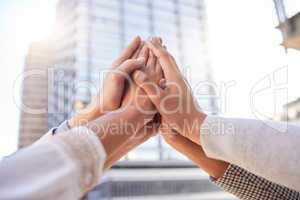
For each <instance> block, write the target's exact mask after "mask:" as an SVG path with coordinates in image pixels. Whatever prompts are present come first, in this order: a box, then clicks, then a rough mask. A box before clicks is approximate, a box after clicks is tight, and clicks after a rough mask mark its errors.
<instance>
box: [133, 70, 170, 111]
mask: <svg viewBox="0 0 300 200" xmlns="http://www.w3.org/2000/svg"><path fill="white" fill-rule="evenodd" d="M133 80H134V82H135V83H136V84H137V85H138V86H139V87H141V88H142V89H143V90H144V91H145V92H146V94H147V95H148V97H149V98H150V100H151V102H152V103H153V104H154V105H155V107H156V109H157V110H158V111H160V99H162V97H163V94H164V91H163V90H162V89H161V88H160V87H159V86H158V85H157V84H156V83H154V82H153V81H151V80H149V79H148V77H147V75H146V74H145V73H144V72H142V71H140V70H137V71H135V72H134V74H133Z"/></svg>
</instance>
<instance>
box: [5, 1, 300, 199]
mask: <svg viewBox="0 0 300 200" xmlns="http://www.w3.org/2000/svg"><path fill="white" fill-rule="evenodd" d="M299 12H300V2H299V1H298V0H284V1H282V0H266V1H259V0H251V1H246V0H242V1H241V0H226V1H220V0H209V1H208V0H206V1H205V0H47V1H46V0H11V1H1V2H0V24H1V27H0V53H1V55H2V58H1V60H0V65H1V66H2V68H3V69H4V70H3V71H2V77H1V82H0V83H1V84H0V88H1V91H2V98H1V99H0V108H1V110H2V113H3V115H1V117H0V119H1V121H2V123H0V124H1V125H0V130H1V131H2V133H1V134H0V159H1V157H3V156H7V155H9V154H11V153H13V152H14V151H16V150H17V149H18V148H22V147H26V146H28V145H30V144H32V143H33V142H34V141H36V140H37V139H38V138H40V137H41V136H42V135H43V134H44V133H46V132H47V130H48V129H49V128H51V127H54V126H57V125H59V124H60V123H61V122H63V121H64V120H66V119H68V118H69V117H70V116H71V115H73V114H74V113H76V112H77V111H78V110H80V109H82V108H84V107H85V106H86V105H87V104H88V103H89V102H90V100H91V97H92V96H93V95H95V93H96V92H97V89H99V87H100V82H101V80H102V76H101V75H100V74H101V72H102V71H103V70H105V69H107V68H108V67H109V66H110V64H111V62H112V61H113V59H114V58H116V56H117V55H118V54H119V53H120V51H121V50H122V49H123V48H124V47H125V46H126V44H128V42H129V41H130V40H131V39H132V38H133V37H134V36H136V35H139V36H141V37H142V38H143V39H147V38H148V37H149V36H152V35H157V36H160V37H162V39H163V41H164V43H165V44H166V46H167V47H168V50H169V51H170V52H171V53H172V54H173V55H174V57H175V58H176V60H177V62H178V64H179V66H180V68H181V70H182V71H183V72H184V74H185V75H186V77H187V79H188V80H189V83H190V85H191V87H192V88H197V90H196V91H194V92H195V93H196V96H197V99H198V101H199V104H200V105H201V107H202V108H203V109H204V110H205V112H207V113H209V114H219V115H224V116H229V117H247V118H258V119H263V120H264V119H273V120H289V121H291V122H295V123H297V122H298V121H299V120H300V99H298V97H300V92H299V90H298V87H297V86H298V84H299V83H300V82H299V72H300V70H299V67H298V65H299V64H298V63H300V53H299V51H298V50H299V49H300V14H299ZM24 72H27V74H26V76H24ZM31 73H34V74H39V75H40V76H35V75H33V76H31V75H30V74H31ZM28 74H29V75H28ZM204 82H208V83H210V84H206V85H205V86H202V87H200V88H199V87H198V84H199V83H204ZM202 85H203V84H202ZM90 88H92V89H90ZM22 106H23V108H24V107H26V108H28V109H25V110H24V109H23V110H21V109H20V107H22ZM30 110H31V111H34V112H31V111H30ZM98 197H102V198H106V199H122V198H125V199H126V198H127V199H128V198H130V199H142V198H143V199H145V198H149V199H157V198H158V197H159V198H166V199H171V198H172V199H233V197H231V196H230V195H227V194H224V193H222V192H221V191H219V190H218V189H217V188H216V187H214V186H213V185H212V184H211V183H210V182H209V180H208V177H207V175H206V174H205V173H204V172H202V171H201V170H200V169H197V168H195V166H194V165H193V164H192V163H191V162H189V161H188V160H187V159H186V158H185V157H184V156H182V155H180V154H178V153H176V152H175V151H174V150H172V149H171V148H170V147H169V146H168V145H167V144H166V143H164V141H163V140H161V138H160V137H159V136H157V137H155V138H152V139H150V140H149V141H147V142H146V143H145V144H143V145H142V146H140V147H139V148H137V149H135V150H134V151H132V152H130V153H129V154H128V155H126V156H125V157H124V158H123V159H122V161H121V162H119V163H117V164H116V165H115V166H114V167H113V169H112V170H110V171H108V172H107V173H106V175H105V177H104V178H103V180H102V183H101V184H100V185H99V186H97V187H96V188H95V189H94V190H93V191H92V192H91V193H89V194H88V195H87V197H86V198H87V199H99V198H98Z"/></svg>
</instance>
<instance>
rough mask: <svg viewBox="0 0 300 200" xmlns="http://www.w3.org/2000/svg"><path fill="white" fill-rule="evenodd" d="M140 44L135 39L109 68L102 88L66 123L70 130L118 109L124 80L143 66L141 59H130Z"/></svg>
mask: <svg viewBox="0 0 300 200" xmlns="http://www.w3.org/2000/svg"><path fill="white" fill-rule="evenodd" d="M140 44H141V39H140V37H136V38H135V39H134V40H133V41H132V42H131V43H130V44H129V45H128V46H127V48H126V49H124V50H123V52H122V53H121V55H120V56H119V58H117V59H116V60H115V61H114V62H113V64H112V67H111V70H110V72H109V73H108V75H107V77H106V78H105V81H104V86H103V87H104V88H103V90H101V91H100V92H99V94H98V95H97V96H96V97H94V98H93V100H92V102H91V103H90V104H89V105H88V106H87V107H86V108H85V109H84V110H82V111H80V113H78V114H77V115H75V116H74V117H73V118H71V119H70V120H69V121H68V123H69V126H70V127H71V128H73V127H76V126H80V125H84V124H86V123H88V122H90V121H92V120H94V119H96V118H98V117H99V116H101V115H103V114H104V113H105V112H109V111H113V110H116V109H118V108H119V107H120V104H121V101H122V96H123V93H124V87H125V80H126V79H127V78H129V75H130V74H131V72H133V71H134V70H136V69H138V68H140V67H142V66H144V64H145V61H144V60H143V58H140V60H137V59H130V58H131V57H132V56H133V55H134V53H135V52H136V51H137V50H138V47H139V46H140Z"/></svg>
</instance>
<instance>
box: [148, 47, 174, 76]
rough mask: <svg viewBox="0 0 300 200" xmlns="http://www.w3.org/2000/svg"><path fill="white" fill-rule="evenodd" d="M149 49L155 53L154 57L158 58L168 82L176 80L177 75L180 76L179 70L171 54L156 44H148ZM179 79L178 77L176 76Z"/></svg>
mask: <svg viewBox="0 0 300 200" xmlns="http://www.w3.org/2000/svg"><path fill="white" fill-rule="evenodd" d="M146 43H147V46H148V47H149V49H150V50H151V51H152V52H153V53H154V55H155V56H156V57H157V58H158V60H159V62H160V64H161V67H162V70H163V72H164V74H165V77H166V78H167V79H168V80H172V79H174V78H175V75H177V74H178V70H177V69H176V66H174V63H173V62H172V60H171V57H170V54H169V53H168V51H166V50H165V49H164V48H163V47H162V46H161V45H160V44H159V43H155V42H148V41H147V42H146ZM176 77H177V76H176Z"/></svg>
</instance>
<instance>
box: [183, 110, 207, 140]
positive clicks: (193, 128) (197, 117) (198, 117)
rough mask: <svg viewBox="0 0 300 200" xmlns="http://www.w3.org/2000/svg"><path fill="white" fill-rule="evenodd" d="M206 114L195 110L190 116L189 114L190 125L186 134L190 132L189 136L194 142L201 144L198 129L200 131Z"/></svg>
mask: <svg viewBox="0 0 300 200" xmlns="http://www.w3.org/2000/svg"><path fill="white" fill-rule="evenodd" d="M206 117H207V115H206V114H205V113H203V112H202V111H198V110H196V111H195V112H194V113H193V114H192V116H191V122H192V124H191V125H190V131H188V133H187V134H191V135H190V136H189V138H190V139H191V140H192V141H193V142H195V143H196V144H199V145H201V143H200V131H201V126H202V124H203V122H204V120H205V119H206Z"/></svg>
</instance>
